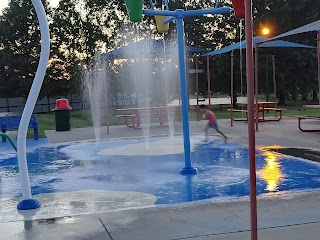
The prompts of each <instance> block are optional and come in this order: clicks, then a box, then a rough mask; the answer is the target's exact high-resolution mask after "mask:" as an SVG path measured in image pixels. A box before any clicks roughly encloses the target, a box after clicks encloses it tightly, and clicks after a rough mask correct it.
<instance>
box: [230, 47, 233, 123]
mask: <svg viewBox="0 0 320 240" xmlns="http://www.w3.org/2000/svg"><path fill="white" fill-rule="evenodd" d="M233 57H234V55H233V50H232V51H231V56H230V58H231V66H230V67H231V69H230V76H231V83H230V85H231V93H230V97H231V112H230V117H231V127H233V79H234V77H233Z"/></svg>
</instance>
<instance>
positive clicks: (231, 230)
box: [0, 118, 320, 240]
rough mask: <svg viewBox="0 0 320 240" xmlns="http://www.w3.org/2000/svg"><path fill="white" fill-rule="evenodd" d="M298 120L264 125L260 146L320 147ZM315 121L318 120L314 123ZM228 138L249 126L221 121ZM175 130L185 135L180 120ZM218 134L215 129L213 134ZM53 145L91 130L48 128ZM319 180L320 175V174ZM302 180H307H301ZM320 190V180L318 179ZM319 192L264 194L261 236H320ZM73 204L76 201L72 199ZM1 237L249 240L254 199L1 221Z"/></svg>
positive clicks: (116, 134)
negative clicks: (301, 130) (300, 126)
mask: <svg viewBox="0 0 320 240" xmlns="http://www.w3.org/2000/svg"><path fill="white" fill-rule="evenodd" d="M297 121H298V120H297V119H291V118H285V119H284V120H282V121H280V122H267V123H262V124H260V131H259V132H257V134H256V142H257V145H259V146H269V145H270V146H271V145H281V146H284V147H304V148H312V149H319V145H320V142H319V140H320V138H319V136H320V135H319V133H303V132H300V131H299V129H298V125H297ZM205 124H206V122H205V121H200V122H191V123H190V131H191V134H199V133H202V131H203V128H204V126H205ZM308 124H310V126H311V125H316V124H318V123H316V122H315V123H313V122H310V123H308ZM219 125H220V128H221V130H222V131H223V132H225V133H226V134H227V136H228V137H229V141H232V142H235V143H239V144H242V145H247V142H248V137H247V124H246V123H241V122H236V123H235V126H234V127H230V122H229V121H227V120H221V121H219ZM174 131H175V134H181V131H182V130H181V124H176V126H175V129H174ZM168 132H169V131H168V127H159V126H157V125H152V127H151V128H150V135H157V136H159V135H167V134H168ZM212 133H213V134H214V135H216V133H214V132H212ZM46 134H47V136H48V139H49V142H50V143H51V144H60V143H66V142H73V141H82V140H88V139H91V140H93V139H94V138H95V136H94V131H93V129H92V128H88V129H72V130H71V131H67V132H56V131H46ZM141 136H143V129H138V130H135V129H129V128H127V127H125V126H114V127H111V128H110V134H109V135H107V134H106V130H105V129H102V131H101V138H103V139H112V138H123V137H125V138H136V137H141ZM319 179H320V173H319ZM302 181H303V180H302ZM319 188H320V180H319ZM319 202H320V191H310V192H301V193H282V194H274V195H265V196H259V198H258V215H259V216H258V226H259V239H261V240H279V239H281V240H301V239H305V240H318V239H320V237H319V236H320V204H319ZM70 204H72V203H70ZM0 231H1V235H0V236H1V237H0V239H10V240H18V239H19V240H21V239H28V240H31V239H32V240H38V239H41V240H42V239H46V240H51V239H54V240H57V239H59V240H60V239H67V240H76V239H77V240H80V239H83V240H89V239H90V240H100V239H101V240H102V239H104V240H129V239H130V240H140V239H141V240H178V239H194V240H249V239H250V208H249V199H248V198H241V199H235V200H225V201H208V202H198V203H190V204H180V205H170V206H156V207H150V206H149V207H139V208H132V209H121V210H116V211H112V210H110V211H108V212H104V213H97V214H89V215H78V216H67V217H60V218H59V217H57V218H54V219H44V220H34V221H18V222H7V223H0Z"/></svg>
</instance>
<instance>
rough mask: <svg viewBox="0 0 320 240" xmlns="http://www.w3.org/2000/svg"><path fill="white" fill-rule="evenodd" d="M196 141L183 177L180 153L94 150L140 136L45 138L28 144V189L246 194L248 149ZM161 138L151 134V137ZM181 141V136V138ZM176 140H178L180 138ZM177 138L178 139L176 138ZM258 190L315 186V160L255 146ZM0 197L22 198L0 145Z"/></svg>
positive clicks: (13, 163) (184, 198) (167, 199)
mask: <svg viewBox="0 0 320 240" xmlns="http://www.w3.org/2000/svg"><path fill="white" fill-rule="evenodd" d="M192 138H194V139H196V140H197V141H198V142H199V144H198V145H197V146H196V147H195V148H194V151H193V152H192V153H191V158H192V164H193V166H194V167H196V168H197V169H198V174H197V175H194V176H182V175H180V174H179V170H180V169H181V168H183V167H184V156H183V154H165V155H153V156H152V155H148V156H144V155H135V153H134V152H132V155H127V154H128V153H124V154H126V155H99V154H98V153H99V152H100V151H101V150H105V149H112V150H114V149H117V148H119V147H124V146H127V145H133V146H135V144H137V145H136V146H138V145H142V144H141V143H143V142H144V141H143V140H132V139H131V140H116V141H106V142H101V143H99V144H97V143H79V144H72V145H60V146H49V145H48V143H47V141H46V139H42V140H41V141H39V142H38V141H30V142H28V143H27V158H28V166H29V174H30V181H31V186H32V193H33V194H40V193H53V192H67V191H77V190H88V189H97V190H110V191H139V192H145V193H150V194H153V195H155V196H156V197H157V199H158V200H157V202H156V204H173V203H181V202H189V201H197V200H205V199H209V198H230V197H242V196H248V195H249V160H248V150H247V148H245V147H243V146H241V145H237V144H233V143H229V142H227V143H225V142H222V141H221V140H214V141H212V142H209V143H202V142H201V141H200V140H201V139H202V137H200V136H193V137H192ZM163 140H165V138H152V139H151V142H157V141H163ZM180 140H181V139H180ZM180 140H179V139H177V141H180ZM181 141H182V140H181ZM256 162H257V192H258V194H263V193H271V194H272V193H274V192H282V191H293V190H298V191H305V190H311V189H317V188H320V164H319V163H316V162H312V161H307V160H303V159H300V158H294V157H288V156H284V155H281V154H277V153H273V152H268V151H257V157H256ZM0 185H1V190H0V198H1V199H4V198H16V197H21V189H20V182H19V174H18V165H17V159H16V154H15V152H14V151H13V150H11V148H10V146H8V145H7V144H4V145H1V153H0Z"/></svg>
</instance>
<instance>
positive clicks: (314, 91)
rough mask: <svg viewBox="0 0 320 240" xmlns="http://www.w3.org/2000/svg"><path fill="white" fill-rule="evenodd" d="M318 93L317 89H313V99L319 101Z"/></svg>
mask: <svg viewBox="0 0 320 240" xmlns="http://www.w3.org/2000/svg"><path fill="white" fill-rule="evenodd" d="M317 96H318V94H317V91H316V90H315V89H313V90H312V101H317V100H318V98H317Z"/></svg>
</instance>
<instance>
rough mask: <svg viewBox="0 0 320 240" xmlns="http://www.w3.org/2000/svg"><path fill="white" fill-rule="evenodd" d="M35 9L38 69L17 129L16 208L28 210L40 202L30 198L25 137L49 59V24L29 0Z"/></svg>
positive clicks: (35, 1)
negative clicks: (19, 196) (19, 194)
mask: <svg viewBox="0 0 320 240" xmlns="http://www.w3.org/2000/svg"><path fill="white" fill-rule="evenodd" d="M31 1H32V4H33V6H34V9H35V11H36V14H37V17H38V21H39V24H40V33H41V54H40V60H39V65H38V69H37V72H36V75H35V78H34V81H33V84H32V86H31V89H30V92H29V96H28V99H27V102H26V105H25V107H24V110H23V113H22V116H21V121H20V125H19V129H18V140H17V145H18V149H17V150H18V166H19V174H20V182H21V189H22V196H23V200H22V201H20V202H19V204H18V206H17V208H18V209H19V210H28V209H35V208H38V207H40V202H39V201H37V200H36V199H32V194H31V188H30V180H29V173H28V165H27V154H26V137H27V131H28V125H29V121H30V118H31V115H32V112H33V109H34V107H35V104H36V101H37V98H38V95H39V92H40V89H41V86H42V82H43V79H44V75H45V73H46V69H47V64H48V61H49V54H50V34H49V26H48V21H47V16H46V13H45V10H44V7H43V5H42V2H41V0H31Z"/></svg>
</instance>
